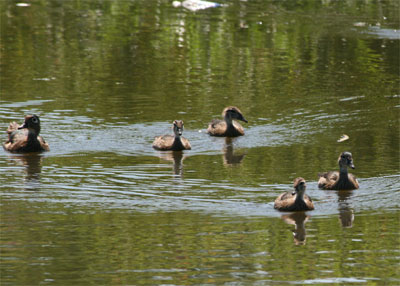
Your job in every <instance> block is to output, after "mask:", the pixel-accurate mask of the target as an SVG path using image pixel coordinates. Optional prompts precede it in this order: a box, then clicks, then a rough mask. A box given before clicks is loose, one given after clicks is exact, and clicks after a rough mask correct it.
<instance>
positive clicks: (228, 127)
mask: <svg viewBox="0 0 400 286" xmlns="http://www.w3.org/2000/svg"><path fill="white" fill-rule="evenodd" d="M222 116H223V117H224V120H219V119H214V120H212V121H211V123H210V124H209V125H208V128H207V133H208V134H210V135H211V136H220V137H237V136H242V135H244V129H243V127H242V125H240V124H239V123H238V122H236V121H234V119H236V120H241V121H244V122H246V123H247V120H246V119H245V118H244V117H243V114H242V112H241V111H240V110H239V108H237V107H235V106H228V107H226V108H225V109H224V110H223V111H222Z"/></svg>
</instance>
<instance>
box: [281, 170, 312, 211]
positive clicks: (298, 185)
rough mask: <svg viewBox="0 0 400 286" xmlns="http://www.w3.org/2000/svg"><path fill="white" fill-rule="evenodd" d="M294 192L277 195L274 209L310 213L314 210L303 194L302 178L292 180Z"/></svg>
mask: <svg viewBox="0 0 400 286" xmlns="http://www.w3.org/2000/svg"><path fill="white" fill-rule="evenodd" d="M293 186H294V190H295V191H294V192H286V193H283V194H281V195H279V196H278V197H277V198H276V200H275V204H274V208H275V209H277V210H280V211H288V212H292V211H310V210H313V209H314V203H313V202H312V200H311V198H310V197H309V196H307V195H306V194H305V192H306V181H305V180H304V179H303V178H300V177H299V178H296V179H295V180H294V184H293Z"/></svg>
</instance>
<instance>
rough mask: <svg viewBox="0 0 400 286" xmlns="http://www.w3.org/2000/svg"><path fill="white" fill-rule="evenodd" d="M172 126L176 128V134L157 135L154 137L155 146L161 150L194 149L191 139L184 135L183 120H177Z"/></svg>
mask: <svg viewBox="0 0 400 286" xmlns="http://www.w3.org/2000/svg"><path fill="white" fill-rule="evenodd" d="M172 128H173V130H174V135H162V136H157V137H156V138H155V139H154V142H153V148H154V149H156V150H161V151H167V150H171V151H182V150H190V149H192V147H191V146H190V142H189V140H187V139H186V138H184V137H183V136H182V132H183V121H182V120H175V121H174V123H173V127H172Z"/></svg>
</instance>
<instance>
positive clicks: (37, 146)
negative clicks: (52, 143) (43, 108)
mask: <svg viewBox="0 0 400 286" xmlns="http://www.w3.org/2000/svg"><path fill="white" fill-rule="evenodd" d="M7 133H8V140H7V141H6V142H5V143H3V148H4V150H6V151H9V152H13V153H30V152H43V151H50V148H49V144H48V143H47V142H46V141H45V140H44V139H43V137H42V136H39V133H40V119H39V116H37V115H26V116H25V120H24V123H23V124H22V125H21V126H19V125H18V124H17V123H16V122H11V123H10V125H9V127H8V129H7Z"/></svg>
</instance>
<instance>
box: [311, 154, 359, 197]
mask: <svg viewBox="0 0 400 286" xmlns="http://www.w3.org/2000/svg"><path fill="white" fill-rule="evenodd" d="M338 163H339V168H340V171H339V172H338V171H330V172H326V173H320V174H318V176H319V180H318V188H320V189H324V190H355V189H358V188H359V184H358V181H357V178H356V177H355V176H354V175H353V174H350V173H348V172H347V167H350V168H352V169H355V167H354V164H353V156H352V155H351V153H350V152H343V153H341V154H340V156H339V159H338Z"/></svg>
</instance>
